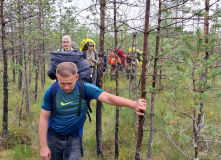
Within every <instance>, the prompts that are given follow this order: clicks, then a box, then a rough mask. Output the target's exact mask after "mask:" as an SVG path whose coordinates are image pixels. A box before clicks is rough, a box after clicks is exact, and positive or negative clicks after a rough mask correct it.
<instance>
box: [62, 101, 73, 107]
mask: <svg viewBox="0 0 221 160" xmlns="http://www.w3.org/2000/svg"><path fill="white" fill-rule="evenodd" d="M72 102H73V101H71V102H67V103H64V102H63V101H61V105H62V106H65V105H68V104H70V103H72Z"/></svg>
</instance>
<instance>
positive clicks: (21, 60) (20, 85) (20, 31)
mask: <svg viewBox="0 0 221 160" xmlns="http://www.w3.org/2000/svg"><path fill="white" fill-rule="evenodd" d="M18 4H19V9H20V10H19V20H18V25H19V43H20V45H19V48H18V51H19V53H18V64H19V65H20V68H19V69H18V90H21V88H22V80H23V72H22V69H21V68H22V65H23V46H22V33H23V32H22V21H21V20H22V10H23V1H20V2H18Z"/></svg>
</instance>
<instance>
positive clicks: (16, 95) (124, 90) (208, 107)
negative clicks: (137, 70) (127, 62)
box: [0, 74, 221, 160]
mask: <svg viewBox="0 0 221 160" xmlns="http://www.w3.org/2000/svg"><path fill="white" fill-rule="evenodd" d="M39 80H40V78H39ZM0 83H2V82H0ZM52 83H53V81H51V80H50V79H49V78H47V79H46V84H45V87H44V89H41V87H40V81H39V87H38V99H37V101H36V102H35V101H34V98H33V96H34V80H33V81H32V84H31V85H30V86H29V97H30V113H31V114H30V115H31V116H30V119H29V117H28V116H27V112H26V109H25V101H24V105H23V110H22V118H21V126H18V124H19V112H20V109H21V100H22V91H18V90H17V84H13V83H12V82H11V83H10V92H9V104H8V107H9V114H8V115H9V134H8V135H9V136H11V140H12V142H13V145H12V146H13V147H12V148H8V149H6V148H3V147H2V146H1V145H0V146H1V147H0V159H1V160H11V159H15V160H16V159H19V158H20V159H22V160H23V159H27V160H38V159H39V160H40V159H41V158H40V156H39V150H40V147H39V137H38V121H39V114H40V109H41V103H42V98H43V94H44V91H45V90H46V89H47V87H48V86H50V85H51V84H52ZM164 83H165V84H164V85H165V86H167V84H166V83H169V82H166V81H164ZM0 85H1V84H0ZM147 85H150V82H149V81H148V82H147ZM218 87H219V86H217V88H218ZM132 88H133V85H131V86H130V89H131V90H129V84H128V80H127V78H126V77H125V75H123V74H121V75H120V78H119V95H120V96H123V97H127V98H128V97H129V93H130V99H133V92H132ZM103 89H104V90H105V91H107V92H110V93H113V94H115V93H116V89H115V81H114V80H113V81H111V80H110V77H109V75H106V77H105V79H104V81H103ZM2 92H3V91H2V90H1V91H0V95H1V97H0V103H2V102H3V97H2V95H3V93H2ZM211 92H215V91H211ZM139 97H140V91H138V98H139ZM193 102H194V101H193V94H192V93H191V91H190V90H188V89H186V88H184V89H183V88H182V87H180V88H179V87H178V88H176V91H175V90H174V89H172V87H171V88H170V89H168V90H166V91H164V90H163V91H156V99H155V106H154V107H155V116H154V137H153V143H152V159H154V160H155V159H156V160H159V159H160V160H177V159H182V160H185V159H189V158H188V157H187V156H185V155H184V154H183V153H181V152H180V150H182V151H183V152H184V153H185V154H186V155H188V156H190V157H194V147H193V138H194V137H193V129H192V124H193V122H192V119H191V118H188V117H187V116H185V115H183V114H181V113H179V112H177V111H175V110H174V109H172V108H170V107H168V106H172V107H174V108H176V109H179V110H181V109H182V110H183V111H185V112H186V113H187V114H189V115H191V116H192V115H193V106H194V103H193ZM147 104H148V109H147V112H146V117H145V119H146V120H145V124H144V130H145V131H144V136H143V146H142V152H141V156H142V157H141V159H146V157H147V149H148V141H149V123H150V122H149V119H150V115H149V112H150V109H149V106H150V94H149V93H147ZM91 107H92V110H93V112H92V114H91V118H92V122H89V120H88V119H87V121H86V122H85V126H84V136H83V137H84V158H83V160H97V159H98V158H97V154H96V134H95V133H96V101H95V100H93V101H92V103H91ZM2 109H3V108H2V107H0V113H1V114H2V113H3V110H2ZM211 112H213V114H211ZM115 113H116V107H115V106H110V105H108V104H104V107H103V109H102V141H103V142H102V145H103V154H104V158H105V159H114V154H115V153H114V152H115V137H114V136H115ZM198 113H199V111H198V108H197V112H196V115H198ZM133 114H134V113H133V110H131V109H129V108H125V107H121V108H120V123H119V159H120V160H128V159H129V160H130V159H134V156H135V152H136V143H137V122H136V123H134V121H133ZM204 114H205V116H204V124H205V129H204V130H203V133H202V135H201V136H206V137H210V138H211V139H212V140H217V141H219V137H220V135H221V129H220V122H221V121H220V117H221V115H220V105H219V99H218V98H210V99H209V100H208V102H206V103H205V104H204ZM0 124H2V119H0ZM1 129H2V128H0V130H1ZM15 132H17V134H18V135H19V136H15V135H14V134H13V133H15ZM168 134H169V136H170V138H169V137H168ZM23 137H30V141H28V142H29V143H30V144H29V143H23V142H22V141H21V140H22V139H23ZM8 138H10V137H8ZM202 138H203V137H201V139H202ZM172 141H173V142H172ZM2 142H3V139H0V143H2ZM202 144H203V145H202ZM202 144H201V145H200V149H199V154H200V155H202V154H203V153H204V152H205V151H206V144H205V143H202ZM210 145H211V147H212V148H213V150H212V151H211V150H209V151H208V152H207V153H205V154H203V156H202V158H207V159H209V158H210V159H211V158H212V159H217V155H216V154H214V152H216V153H217V154H221V153H220V152H221V151H220V148H219V143H214V142H211V143H210ZM176 146H177V147H179V149H180V150H179V149H178V148H177V147H176Z"/></svg>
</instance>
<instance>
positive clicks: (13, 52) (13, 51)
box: [11, 23, 15, 83]
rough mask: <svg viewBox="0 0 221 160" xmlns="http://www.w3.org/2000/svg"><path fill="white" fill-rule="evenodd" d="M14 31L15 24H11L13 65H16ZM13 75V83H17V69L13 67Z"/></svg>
mask: <svg viewBox="0 0 221 160" xmlns="http://www.w3.org/2000/svg"><path fill="white" fill-rule="evenodd" d="M13 31H14V29H13V23H11V44H12V64H13V65H14V64H15V49H14V47H15V45H14V32H13ZM12 74H13V78H12V79H13V83H15V68H14V67H13V69H12Z"/></svg>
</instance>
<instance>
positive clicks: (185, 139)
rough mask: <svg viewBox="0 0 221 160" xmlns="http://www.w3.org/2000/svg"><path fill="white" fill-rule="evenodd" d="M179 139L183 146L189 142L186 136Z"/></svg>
mask: <svg viewBox="0 0 221 160" xmlns="http://www.w3.org/2000/svg"><path fill="white" fill-rule="evenodd" d="M180 139H181V142H182V143H183V144H186V143H188V142H189V141H190V137H189V136H187V135H185V134H184V135H182V136H181V137H180Z"/></svg>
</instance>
